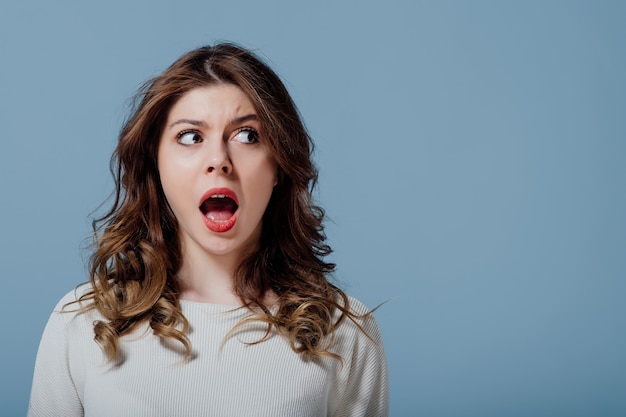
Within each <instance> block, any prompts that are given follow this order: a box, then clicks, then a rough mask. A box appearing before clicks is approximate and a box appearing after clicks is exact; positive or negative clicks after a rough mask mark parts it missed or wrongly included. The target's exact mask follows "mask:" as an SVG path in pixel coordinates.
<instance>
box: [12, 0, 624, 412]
mask: <svg viewBox="0 0 626 417" xmlns="http://www.w3.org/2000/svg"><path fill="white" fill-rule="evenodd" d="M625 21H626V2H623V1H609V0H606V1H598V2H594V1H586V2H584V1H583V2H581V1H524V2H521V1H520V2H511V1H442V2H435V1H387V2H382V1H380V2H367V1H352V2H345V1H344V2H332V1H323V0H322V1H319V0H318V1H315V2H313V1H307V2H300V1H278V0H276V1H265V2H256V1H220V2H213V1H207V0H205V1H177V2H165V1H130V2H126V1H119V0H116V1H106V2H105V1H101V2H84V1H64V0H59V1H55V2H46V1H21V2H18V1H11V0H9V1H5V2H4V3H3V6H2V10H1V12H0V41H1V52H2V54H1V57H0V60H1V62H2V65H0V86H1V91H0V129H1V130H0V131H1V132H2V143H1V145H0V184H1V190H2V197H1V198H2V204H1V205H0V210H1V211H0V214H1V215H0V230H1V232H0V249H1V250H0V257H1V258H0V277H1V279H2V291H1V293H0V297H1V300H0V301H1V303H0V305H1V308H2V310H1V312H0V314H1V316H2V318H3V330H2V344H1V348H0V349H1V353H2V355H1V358H2V365H1V368H0V375H1V376H0V384H1V385H0V395H1V396H2V399H1V406H0V413H1V414H2V415H3V416H4V415H7V416H13V415H15V416H18V415H23V414H25V412H26V407H27V402H28V396H29V390H30V383H31V377H32V369H33V364H34V359H35V354H36V349H37V344H38V341H39V337H40V335H41V332H42V330H43V327H44V325H45V322H46V320H47V317H48V315H49V313H50V311H51V309H52V307H53V306H54V305H55V303H56V302H57V300H58V299H59V298H60V297H61V296H62V295H63V294H65V293H66V292H67V291H69V290H70V289H72V288H73V287H74V286H75V285H76V284H77V283H79V282H81V281H84V280H85V279H86V274H85V267H84V259H86V254H88V252H87V251H86V250H84V249H81V247H82V246H84V242H85V239H88V238H89V235H90V216H91V213H92V212H93V210H95V209H96V208H97V207H98V205H99V204H100V203H101V202H102V201H103V200H105V198H106V197H107V195H109V193H110V191H111V190H112V181H111V179H110V175H109V173H108V161H109V156H110V154H111V151H112V150H113V147H114V145H115V142H116V137H117V132H118V130H119V128H120V125H121V123H122V121H123V119H124V116H125V115H126V108H127V104H128V99H129V98H130V97H131V96H132V94H133V93H134V92H135V90H136V89H137V87H138V86H139V85H140V84H141V83H142V82H143V81H145V80H146V79H148V78H149V77H151V76H153V75H156V74H157V73H158V72H160V71H162V70H163V69H164V68H165V67H166V66H167V65H169V64H170V63H171V62H172V61H173V60H174V59H176V58H177V57H178V56H180V55H181V54H182V53H184V52H185V51H187V50H189V49H191V48H194V47H197V46H201V45H203V44H207V43H214V42H215V41H217V40H231V41H235V42H238V43H241V44H243V45H244V46H247V47H250V48H253V49H256V50H257V51H258V52H259V53H260V54H261V55H262V56H264V57H265V58H266V59H267V60H268V61H269V63H270V65H271V66H272V67H273V68H274V69H275V70H276V71H277V72H278V73H279V74H280V75H281V76H282V78H283V79H284V81H285V82H286V84H287V86H288V88H289V89H290V91H291V92H292V94H293V96H294V99H295V100H296V102H297V103H298V105H299V108H300V110H301V112H302V113H303V115H304V118H305V120H306V123H307V125H308V127H309V129H310V131H311V134H312V136H313V137H314V139H315V141H316V144H317V147H316V153H315V158H316V161H317V163H318V165H319V167H320V170H321V179H320V184H319V185H320V187H319V191H318V193H317V198H318V201H319V202H320V203H321V204H322V205H323V206H324V207H326V209H327V212H328V214H329V217H330V221H329V223H328V228H327V231H328V235H329V241H330V243H331V245H332V246H333V247H334V249H335V253H334V254H333V256H332V259H333V260H334V261H336V262H337V263H338V265H339V269H338V272H337V274H336V278H337V280H338V281H339V282H340V283H341V284H342V285H343V286H344V288H345V289H347V291H348V292H349V293H351V294H353V295H355V296H356V297H358V298H360V299H362V300H363V301H364V302H365V303H366V304H368V305H369V306H370V307H373V306H375V305H377V304H378V303H380V302H382V301H385V300H389V301H388V302H387V303H386V304H385V305H384V306H382V307H381V308H380V309H379V310H378V311H377V313H376V314H377V318H378V320H379V323H380V326H381V329H382V333H383V337H384V341H385V344H386V350H387V353H388V360H389V371H390V382H391V414H392V416H418V415H420V416H421V415H423V416H430V417H452V416H462V417H469V416H482V417H487V416H494V417H495V416H591V415H597V416H624V415H626V302H625V300H624V299H625V296H626V219H625V217H624V214H625V213H626V195H625V191H626V47H625V46H624V45H625V43H626V25H625V24H624V22H625Z"/></svg>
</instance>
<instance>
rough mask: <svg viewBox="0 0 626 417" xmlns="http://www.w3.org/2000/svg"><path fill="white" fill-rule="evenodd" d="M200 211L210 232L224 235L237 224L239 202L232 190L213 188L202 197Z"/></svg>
mask: <svg viewBox="0 0 626 417" xmlns="http://www.w3.org/2000/svg"><path fill="white" fill-rule="evenodd" d="M199 209H200V212H201V213H202V220H203V221H204V224H205V225H206V227H207V228H208V229H209V230H211V231H213V232H217V233H224V232H227V231H229V230H230V229H232V228H233V226H234V225H235V222H237V215H238V213H239V200H238V199H237V194H235V192H234V191H232V190H231V189H230V188H211V189H210V190H209V191H207V192H206V193H204V194H203V195H202V199H201V201H200V206H199Z"/></svg>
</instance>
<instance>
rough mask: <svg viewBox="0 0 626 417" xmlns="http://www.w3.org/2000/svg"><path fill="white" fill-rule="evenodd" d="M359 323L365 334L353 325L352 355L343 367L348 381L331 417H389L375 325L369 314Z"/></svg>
mask: <svg viewBox="0 0 626 417" xmlns="http://www.w3.org/2000/svg"><path fill="white" fill-rule="evenodd" d="M351 304H352V303H351ZM356 304H357V306H358V305H359V304H360V303H358V301H357V302H356ZM361 306H362V305H361ZM363 308H364V307H363ZM359 310H362V309H361V308H359ZM365 311H367V310H365ZM363 312H364V311H360V313H363ZM359 324H360V325H361V326H362V328H363V330H364V331H365V333H366V334H364V333H363V332H362V331H361V330H360V329H358V328H357V327H356V326H352V327H353V330H354V332H353V333H352V334H351V338H352V341H353V345H352V349H353V352H352V354H351V355H350V357H349V358H350V361H344V364H343V366H344V367H346V369H344V372H346V373H347V378H346V383H345V385H344V387H345V388H344V392H343V393H342V394H341V396H340V398H339V400H340V404H339V406H338V407H337V409H336V412H335V414H334V415H335V416H336V417H339V416H342V417H357V416H359V417H362V416H365V417H386V416H388V415H389V386H388V379H387V361H386V359H385V352H384V349H383V342H382V338H381V335H380V331H379V329H378V324H377V323H376V319H374V316H373V315H372V314H369V315H368V316H367V317H365V318H364V319H362V320H360V323H359ZM345 359H348V357H346V358H345Z"/></svg>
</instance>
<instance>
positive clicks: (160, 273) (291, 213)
mask: <svg viewBox="0 0 626 417" xmlns="http://www.w3.org/2000/svg"><path fill="white" fill-rule="evenodd" d="M220 83H229V84H234V85H236V86H238V87H239V88H241V89H242V90H243V91H244V93H245V94H246V95H247V96H248V97H249V98H250V100H251V101H252V103H253V104H254V107H255V109H256V112H257V116H258V117H259V120H260V122H261V128H262V131H263V136H264V139H265V141H266V144H267V146H268V149H269V151H270V153H271V155H272V157H273V159H274V160H275V161H276V164H277V166H278V184H277V186H276V187H275V188H274V191H273V194H272V196H271V199H270V202H269V204H268V207H267V209H266V212H265V214H264V217H263V225H262V232H261V238H260V242H259V245H258V249H257V250H256V251H255V252H254V253H252V254H250V255H248V256H247V257H245V258H244V259H241V263H240V264H239V266H238V268H237V270H236V273H235V277H234V290H235V293H236V294H237V295H238V296H239V298H240V299H241V300H242V302H243V305H244V307H247V308H248V309H250V310H251V311H252V312H253V315H252V316H250V317H249V318H248V319H246V320H244V322H245V321H249V320H259V321H262V322H264V323H265V324H267V326H268V327H267V334H266V335H269V334H270V331H271V330H272V329H276V330H278V331H279V332H280V333H281V334H283V335H284V336H286V337H287V339H288V340H289V342H290V344H291V347H292V349H293V350H294V351H295V352H298V353H302V354H305V355H308V356H311V357H318V356H332V357H337V356H336V355H335V354H333V353H332V352H331V351H330V347H331V346H332V339H333V334H334V330H335V329H336V327H337V326H338V325H339V323H340V322H341V321H342V320H343V319H345V318H346V317H348V319H352V320H354V319H355V318H356V317H357V316H356V315H355V314H354V313H352V312H351V311H350V306H349V302H348V298H347V296H346V295H345V293H343V292H342V291H341V290H340V289H339V288H337V287H336V286H335V285H333V284H332V283H330V282H329V280H328V279H327V277H328V275H329V274H330V273H331V272H333V270H334V268H335V265H334V264H333V263H329V262H326V261H325V260H324V258H325V257H326V256H327V255H329V254H330V253H331V249H330V247H329V246H328V245H327V244H326V243H324V242H325V235H324V230H323V224H322V221H323V218H324V211H323V210H322V209H321V208H320V207H318V206H316V205H315V204H314V203H313V202H312V197H311V191H312V189H313V187H314V186H315V183H316V181H317V170H316V168H315V166H314V164H313V163H312V160H311V152H312V142H311V138H310V137H309V135H308V133H307V131H306V129H305V127H304V125H303V123H302V120H301V118H300V116H299V113H298V110H297V109H296V106H295V105H294V103H293V101H292V99H291V97H290V95H289V93H288V91H287V89H286V88H285V86H284V85H283V83H282V82H281V81H280V79H279V78H278V76H277V75H276V74H275V73H274V72H273V71H272V70H271V69H270V68H269V67H268V66H267V65H266V64H265V63H263V62H262V61H261V60H260V59H259V58H258V57H256V56H255V55H254V54H253V53H251V52H250V51H247V50H245V49H243V48H241V47H239V46H236V45H233V44H218V45H215V46H207V47H202V48H199V49H196V50H193V51H191V52H189V53H187V54H185V55H183V56H182V57H181V58H179V59H178V60H177V61H176V62H174V64H172V65H171V66H170V67H169V68H168V69H167V70H166V71H165V72H163V73H162V74H161V75H159V76H157V77H155V78H154V79H152V80H151V81H149V82H147V83H146V84H144V86H143V87H142V88H141V89H140V91H139V93H138V95H137V97H136V102H135V103H136V104H135V106H134V108H133V110H132V112H131V115H130V117H129V118H128V120H127V121H126V123H125V124H124V126H123V128H122V130H121V132H120V136H119V143H118V145H117V148H116V150H115V152H114V154H113V157H112V159H111V170H112V172H113V176H114V179H115V196H114V202H113V205H112V207H111V209H110V210H109V211H108V212H107V213H106V214H105V215H104V216H103V217H101V218H99V219H97V220H96V221H95V222H94V230H95V238H94V247H95V249H94V252H93V254H92V255H91V258H90V264H89V267H90V282H91V289H90V291H89V292H87V293H86V294H85V295H83V296H82V297H81V298H80V301H87V302H88V303H87V304H86V305H87V307H86V308H87V309H94V308H95V309H96V310H97V311H98V312H99V313H100V314H101V315H102V317H103V319H102V320H99V321H97V322H95V323H94V332H95V340H96V341H97V342H98V343H99V344H100V345H101V347H102V348H103V350H104V352H105V353H106V355H107V357H108V358H109V359H115V358H116V357H117V355H118V350H119V349H118V344H119V338H120V337H122V336H124V335H126V334H128V333H130V332H131V331H133V330H134V329H135V328H136V327H137V326H138V325H140V324H142V323H146V322H147V323H149V325H150V327H151V328H152V330H153V332H154V334H155V335H157V336H159V337H161V338H163V339H166V340H172V339H173V340H176V341H178V342H180V343H181V344H182V347H183V350H184V353H185V357H186V358H188V357H189V356H190V354H191V344H190V341H189V339H188V337H187V335H186V334H187V331H188V329H189V324H188V322H187V319H186V318H185V316H184V315H183V313H182V311H181V309H180V304H179V299H178V284H177V281H176V274H177V272H178V270H179V268H180V265H181V258H182V254H181V248H180V242H179V240H178V226H177V220H176V218H175V217H174V215H173V213H172V211H171V209H170V208H169V206H168V204H167V201H166V198H165V195H164V193H163V189H162V187H161V184H160V180H159V172H158V168H157V151H158V145H159V138H160V136H161V133H162V129H163V127H164V125H165V122H166V120H167V116H168V113H169V111H170V109H171V108H172V106H173V105H174V103H176V101H177V100H178V99H179V98H180V97H181V96H183V95H184V94H185V93H187V92H188V91H190V90H192V89H194V88H198V87H203V86H207V85H215V84H220ZM269 292H273V293H274V294H275V295H276V299H277V305H276V306H267V305H264V303H263V301H262V300H263V299H264V296H265V295H267V294H268V293H269ZM271 307H272V308H271ZM337 311H338V313H339V314H335V312H337ZM337 317H338V319H337ZM240 324H242V323H240ZM236 328H237V327H235V329H236ZM233 331H234V330H233ZM259 342H262V340H260V341H259Z"/></svg>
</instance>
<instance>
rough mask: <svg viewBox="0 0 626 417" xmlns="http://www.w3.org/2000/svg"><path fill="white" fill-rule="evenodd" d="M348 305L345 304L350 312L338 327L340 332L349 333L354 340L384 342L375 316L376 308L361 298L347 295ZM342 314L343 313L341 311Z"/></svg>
mask: <svg viewBox="0 0 626 417" xmlns="http://www.w3.org/2000/svg"><path fill="white" fill-rule="evenodd" d="M345 300H346V301H347V305H343V307H344V308H346V310H347V311H349V312H350V314H345V313H344V314H343V317H342V318H341V320H340V322H339V326H338V327H337V332H338V333H339V334H341V333H343V334H349V335H350V336H351V337H350V339H352V340H354V341H358V340H364V339H366V340H369V341H370V342H374V343H376V344H380V343H382V340H381V335H380V330H379V328H378V323H377V322H376V318H375V317H374V310H375V309H376V308H374V309H371V308H369V307H368V306H366V305H365V303H363V302H362V301H360V300H359V299H357V298H355V297H353V296H350V295H346V299H345ZM339 314H341V313H339Z"/></svg>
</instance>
